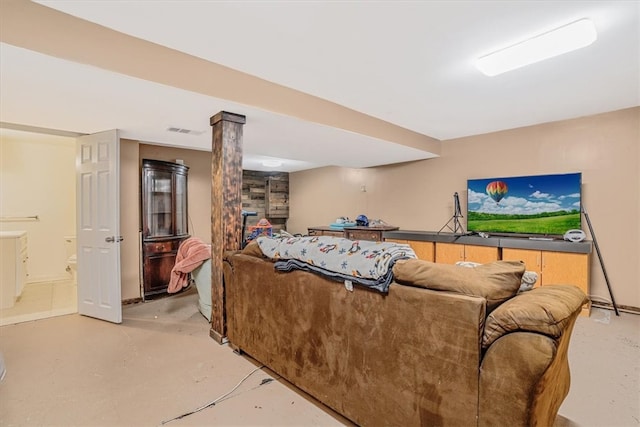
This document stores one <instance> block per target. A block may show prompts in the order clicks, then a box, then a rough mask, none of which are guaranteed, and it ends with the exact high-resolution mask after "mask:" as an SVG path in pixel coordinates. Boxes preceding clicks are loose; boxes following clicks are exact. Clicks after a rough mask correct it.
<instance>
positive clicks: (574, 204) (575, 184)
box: [467, 173, 581, 215]
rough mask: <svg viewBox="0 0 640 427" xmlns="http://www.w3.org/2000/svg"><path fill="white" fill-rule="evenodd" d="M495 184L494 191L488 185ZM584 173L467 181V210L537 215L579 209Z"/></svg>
mask: <svg viewBox="0 0 640 427" xmlns="http://www.w3.org/2000/svg"><path fill="white" fill-rule="evenodd" d="M494 181H500V182H502V183H504V184H506V191H505V187H504V185H501V184H498V185H494V186H493V187H494V189H493V191H492V190H491V189H489V190H487V185H488V184H490V183H492V182H494ZM580 183H581V174H580V173H571V174H561V175H536V176H519V177H506V178H487V179H470V180H468V181H467V209H468V210H469V211H473V212H483V213H493V214H497V213H501V214H511V215H517V214H523V215H534V214H538V213H542V212H557V211H562V210H567V211H571V210H573V209H576V210H578V211H579V210H580Z"/></svg>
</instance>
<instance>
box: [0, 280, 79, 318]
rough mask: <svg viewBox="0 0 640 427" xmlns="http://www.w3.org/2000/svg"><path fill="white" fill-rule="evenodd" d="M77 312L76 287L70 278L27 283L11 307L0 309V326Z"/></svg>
mask: <svg viewBox="0 0 640 427" xmlns="http://www.w3.org/2000/svg"><path fill="white" fill-rule="evenodd" d="M77 312H78V289H77V286H76V283H75V282H74V281H71V280H57V281H51V282H36V283H27V284H26V285H25V287H24V289H23V290H22V295H21V296H20V297H19V298H18V299H17V300H16V303H15V304H14V305H13V307H10V308H5V309H0V326H4V325H12V324H15V323H21V322H28V321H31V320H38V319H46V318H48V317H54V316H62V315H65V314H72V313H77Z"/></svg>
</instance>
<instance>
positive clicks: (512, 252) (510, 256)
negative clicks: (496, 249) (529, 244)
mask: <svg viewBox="0 0 640 427" xmlns="http://www.w3.org/2000/svg"><path fill="white" fill-rule="evenodd" d="M502 259H503V260H505V261H522V262H524V266H525V267H524V268H525V269H526V270H527V271H534V272H535V273H537V274H538V280H537V281H536V283H535V285H533V287H534V288H537V287H538V286H540V285H541V283H542V252H540V251H537V250H529V249H511V248H503V249H502Z"/></svg>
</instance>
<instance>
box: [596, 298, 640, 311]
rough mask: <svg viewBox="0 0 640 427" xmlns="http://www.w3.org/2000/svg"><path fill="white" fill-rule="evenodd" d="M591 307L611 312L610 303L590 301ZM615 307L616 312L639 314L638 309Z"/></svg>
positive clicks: (624, 306) (611, 305)
mask: <svg viewBox="0 0 640 427" xmlns="http://www.w3.org/2000/svg"><path fill="white" fill-rule="evenodd" d="M591 306H592V307H596V308H604V309H606V310H613V304H611V303H610V302H603V301H591ZM616 307H618V311H623V312H625V313H631V314H640V308H639V307H634V306H631V305H620V304H616Z"/></svg>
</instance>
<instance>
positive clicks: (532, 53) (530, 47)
mask: <svg viewBox="0 0 640 427" xmlns="http://www.w3.org/2000/svg"><path fill="white" fill-rule="evenodd" d="M597 38H598V34H597V33H596V28H595V26H594V25H593V22H591V21H590V20H588V19H581V20H579V21H575V22H572V23H571V24H567V25H565V26H563V27H560V28H557V29H555V30H551V31H549V32H546V33H544V34H540V35H538V36H535V37H533V38H530V39H528V40H525V41H523V42H521V43H518V44H515V45H513V46H510V47H507V48H505V49H502V50H499V51H497V52H493V53H490V54H489V55H486V56H483V57H481V58H479V59H478V61H477V62H476V67H477V68H478V69H479V70H480V71H481V72H482V73H484V74H486V75H487V76H496V75H498V74H502V73H505V72H507V71H511V70H515V69H516V68H520V67H524V66H525V65H529V64H533V63H535V62H539V61H542V60H545V59H549V58H553V57H554V56H558V55H562V54H563V53H567V52H571V51H573V50H576V49H580V48H583V47H586V46H589V45H590V44H591V43H593V42H594V41H596V39H597Z"/></svg>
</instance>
